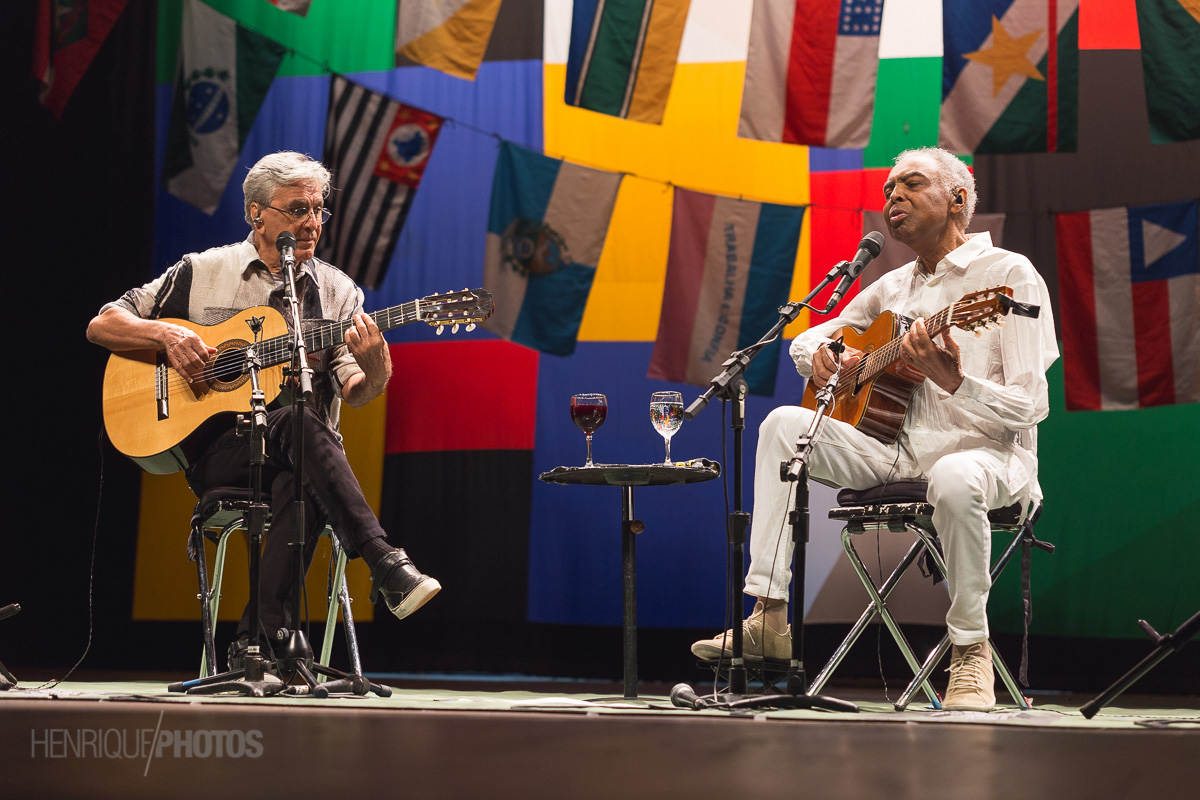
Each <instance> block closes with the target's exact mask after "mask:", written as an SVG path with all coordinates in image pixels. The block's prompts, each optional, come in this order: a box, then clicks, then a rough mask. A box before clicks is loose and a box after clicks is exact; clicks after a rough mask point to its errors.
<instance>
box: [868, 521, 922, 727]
mask: <svg viewBox="0 0 1200 800" xmlns="http://www.w3.org/2000/svg"><path fill="white" fill-rule="evenodd" d="M908 527H910V528H913V527H915V526H911V525H910V526H908ZM919 538H920V541H921V542H922V543H924V545H925V547H926V548H931V547H932V546H933V544H932V542H931V541H929V540H928V539H927V538H926V537H924V536H920V537H919ZM848 553H849V555H850V563H851V565H852V566H853V567H854V571H855V572H857V573H858V577H859V579H860V580H861V581H862V582H863V586H864V587H865V588H866V590H867V593H868V594H869V595H871V602H872V603H874V604H875V608H876V609H877V610H878V613H879V616H880V618H881V619H882V620H883V624H884V625H886V626H887V629H888V632H890V633H891V634H892V639H893V640H895V642H896V646H897V647H899V648H900V654H901V655H903V656H904V660H905V661H906V662H908V666H909V668H910V669H911V670H912V671H913V672H914V673H916V672H919V671H920V669H921V664H920V663H919V662H918V661H917V657H916V655H915V654H914V653H913V651H912V647H911V646H910V645H909V643H908V639H906V638H905V636H904V632H903V631H901V630H900V626H899V625H898V624H897V623H896V620H895V618H894V617H893V616H892V612H891V611H889V610H888V608H887V604H886V603H885V602H884V600H883V598H882V597H880V596H879V591H878V590H877V589H876V588H875V583H874V582H873V581H872V580H871V576H870V573H868V572H867V568H866V566H865V565H864V564H863V563H862V559H861V558H859V555H858V551H857V550H855V549H854V544H853V543H850V549H849V551H848ZM922 688H923V689H924V690H925V695H926V696H927V697H928V698H929V702H930V703H932V704H933V705H934V706H935V707H937V708H940V707H941V699H940V698H939V697H938V694H937V692H936V691H935V690H934V688H933V686H932V685H931V684H930V683H929V682H928V681H925V682H924V683H923V684H922Z"/></svg>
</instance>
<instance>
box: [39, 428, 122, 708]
mask: <svg viewBox="0 0 1200 800" xmlns="http://www.w3.org/2000/svg"><path fill="white" fill-rule="evenodd" d="M104 440H105V435H104V426H103V425H101V426H100V435H99V436H97V437H96V443H97V445H98V447H97V449H98V450H99V455H100V485H99V487H98V488H97V489H96V518H95V521H94V522H93V524H92V557H91V562H90V563H89V564H88V633H87V644H86V645H84V648H83V655H81V656H80V657H79V660H78V661H76V662H75V666H73V667H71V668H70V669H69V670H67V674H66V675H63V676H62V677H61V678H52V679H51V680H48V681H46V682H45V683H43V684H42V685H41V686H35V687H33V688H32V689H30V691H33V692H37V691H41V690H42V689H49V688H53V687H55V686H57V685H59V684H60V683H64V682H65V681H66V680H67V678H69V677H71V675H72V674H73V673H74V672H75V670H76V669H78V668H79V665H80V664H82V663H83V660H84V659H85V658H87V655H88V653H89V652H90V651H91V649H92V632H93V628H94V624H93V623H94V609H95V607H94V605H93V592H94V589H95V583H96V544H97V542H98V541H99V538H100V507H101V500H102V499H103V497H104Z"/></svg>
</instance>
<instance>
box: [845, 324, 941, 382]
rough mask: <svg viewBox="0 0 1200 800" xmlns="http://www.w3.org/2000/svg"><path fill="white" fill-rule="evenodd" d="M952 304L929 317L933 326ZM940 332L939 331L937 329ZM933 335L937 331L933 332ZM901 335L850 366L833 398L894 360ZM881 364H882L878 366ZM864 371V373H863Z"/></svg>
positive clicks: (872, 376) (877, 372)
mask: <svg viewBox="0 0 1200 800" xmlns="http://www.w3.org/2000/svg"><path fill="white" fill-rule="evenodd" d="M952 308H953V306H951V307H950V308H944V309H942V310H941V311H939V312H938V313H936V314H934V315H933V316H932V317H930V318H929V322H930V323H932V324H933V325H934V327H943V326H944V325H945V323H946V320H947V318H948V316H949V314H950V313H951V310H952ZM938 333H940V331H938ZM933 335H934V336H936V335H937V333H935V334H933ZM901 338H902V337H899V336H898V337H896V338H895V339H890V340H889V341H888V342H887V344H885V345H884V346H883V347H881V348H879V349H878V350H875V351H874V352H871V353H868V354H867V355H866V356H864V357H863V358H862V360H861V361H859V362H858V363H857V364H855V365H854V366H853V367H851V368H850V369H849V370H848V371H847V372H846V374H845V375H843V376H842V378H850V379H852V380H850V381H849V382H843V380H842V379H841V378H839V380H838V385H837V388H836V389H834V390H833V396H834V397H835V398H841V397H842V396H844V395H845V394H846V393H850V394H854V393H855V392H857V391H858V390H859V388H860V387H861V386H862V383H865V382H866V381H870V380H873V379H874V378H875V376H876V375H878V374H879V373H880V372H883V371H884V370H885V369H887V368H888V366H889V365H890V364H891V363H892V362H893V361H895V360H896V357H897V355H898V351H899V350H900V340H901ZM879 364H882V366H878V365H879ZM864 373H866V375H864Z"/></svg>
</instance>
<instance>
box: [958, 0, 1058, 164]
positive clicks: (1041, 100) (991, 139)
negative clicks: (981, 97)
mask: <svg viewBox="0 0 1200 800" xmlns="http://www.w3.org/2000/svg"><path fill="white" fill-rule="evenodd" d="M1047 64H1048V58H1047V57H1045V56H1043V57H1042V60H1041V61H1039V62H1038V64H1037V68H1038V71H1039V72H1041V73H1042V74H1043V75H1045V74H1046V71H1047ZM1058 66H1059V75H1058V86H1059V95H1058V98H1059V104H1058V115H1059V116H1058V122H1059V128H1058V131H1059V141H1058V149H1057V151H1058V152H1060V153H1069V152H1074V150H1075V143H1076V140H1077V134H1076V132H1075V130H1074V127H1075V124H1076V120H1077V119H1078V116H1079V103H1078V94H1079V89H1078V85H1077V84H1078V80H1079V12H1078V11H1076V12H1075V13H1074V14H1072V15H1071V18H1070V19H1069V20H1067V24H1066V25H1064V26H1063V29H1062V31H1061V32H1060V33H1059V34H1058ZM1068 106H1070V107H1068ZM1064 112H1065V114H1064ZM1046 113H1047V112H1046V84H1045V82H1043V81H1035V80H1027V81H1025V84H1024V85H1023V86H1022V87H1021V89H1020V91H1018V92H1017V96H1016V97H1014V98H1013V101H1012V102H1011V103H1009V105H1008V108H1006V109H1005V110H1004V113H1003V114H1001V115H1000V119H998V120H996V124H994V125H993V126H992V127H991V130H989V131H988V132H987V135H986V136H984V137H983V141H982V142H980V143H979V146H978V147H977V148H975V152H976V153H978V154H986V153H1044V152H1046ZM1068 124H1070V126H1071V129H1067V127H1066V126H1067V125H1068Z"/></svg>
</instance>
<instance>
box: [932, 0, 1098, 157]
mask: <svg viewBox="0 0 1200 800" xmlns="http://www.w3.org/2000/svg"><path fill="white" fill-rule="evenodd" d="M942 15H943V16H942V22H943V25H942V29H943V36H944V42H943V46H944V57H943V60H942V116H941V125H940V127H939V129H938V137H939V139H940V142H941V145H942V147H945V148H946V149H947V150H951V151H953V152H955V153H1045V152H1074V151H1075V146H1076V138H1077V122H1078V119H1077V118H1078V106H1079V103H1078V94H1079V92H1078V83H1079V80H1078V78H1079V0H998V1H997V2H990V3H964V2H961V0H944V3H943V6H942ZM1047 31H1052V32H1054V34H1055V35H1053V36H1051V35H1047Z"/></svg>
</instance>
